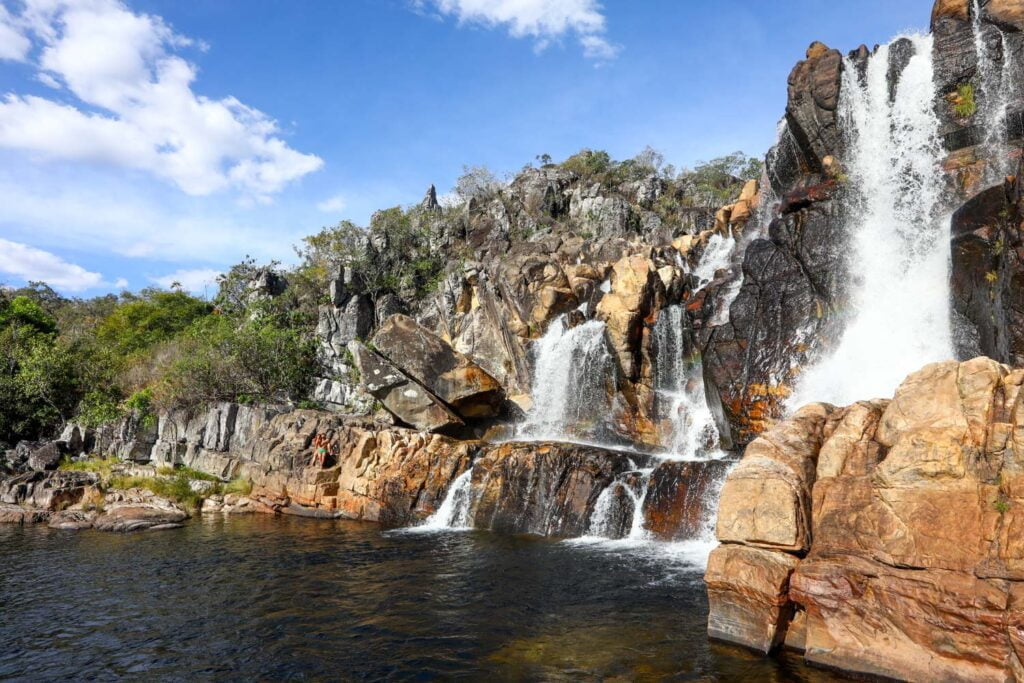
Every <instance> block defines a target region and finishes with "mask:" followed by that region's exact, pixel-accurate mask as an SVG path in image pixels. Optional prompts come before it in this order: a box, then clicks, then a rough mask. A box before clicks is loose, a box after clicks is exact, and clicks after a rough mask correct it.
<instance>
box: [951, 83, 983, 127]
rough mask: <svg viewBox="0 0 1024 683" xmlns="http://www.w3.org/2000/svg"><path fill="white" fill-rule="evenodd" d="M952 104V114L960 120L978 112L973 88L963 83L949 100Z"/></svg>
mask: <svg viewBox="0 0 1024 683" xmlns="http://www.w3.org/2000/svg"><path fill="white" fill-rule="evenodd" d="M950 102H952V103H953V113H955V114H956V115H957V116H959V117H960V118H962V119H966V118H969V117H971V116H974V113H975V112H976V111H978V105H977V103H976V102H975V101H974V86H973V85H971V84H970V83H964V84H963V85H961V86H960V87H959V88H957V89H956V94H955V95H953V96H952V97H951V98H950Z"/></svg>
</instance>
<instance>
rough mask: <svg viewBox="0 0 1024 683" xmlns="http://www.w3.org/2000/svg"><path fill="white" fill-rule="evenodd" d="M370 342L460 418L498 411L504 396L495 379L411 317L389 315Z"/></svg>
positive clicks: (485, 415)
mask: <svg viewBox="0 0 1024 683" xmlns="http://www.w3.org/2000/svg"><path fill="white" fill-rule="evenodd" d="M373 344H374V348H375V349H376V350H377V351H379V352H380V353H382V354H384V355H385V356H387V358H388V359H389V360H390V361H391V362H392V363H393V364H395V365H396V366H397V367H399V368H400V369H401V370H402V371H403V372H405V373H406V374H407V375H409V376H411V377H414V378H416V381H417V382H418V383H419V384H421V385H423V386H424V387H425V388H427V389H428V390H429V391H430V392H431V393H432V394H433V395H434V396H436V397H437V398H438V399H440V400H441V401H443V402H444V403H445V404H446V405H447V406H449V407H451V409H452V410H453V411H455V412H456V413H458V414H459V415H460V416H461V417H463V418H482V417H496V416H497V415H499V414H500V413H501V410H502V403H503V401H504V398H505V397H504V392H503V390H502V387H501V385H500V384H498V382H497V380H495V379H494V378H493V377H491V376H490V375H489V374H487V372H485V371H484V370H483V368H481V367H480V366H479V365H477V364H476V363H474V362H473V361H472V360H470V359H469V357H468V356H466V355H464V354H461V353H459V352H458V351H456V350H455V349H453V348H452V347H451V345H450V344H448V343H447V342H445V341H444V340H443V339H441V338H439V337H438V336H436V335H435V334H434V333H433V332H431V331H430V330H428V329H427V328H425V327H423V326H422V325H420V324H419V323H417V322H416V321H415V320H413V319H412V318H410V317H408V316H404V315H393V316H391V317H390V318H388V319H387V320H386V321H385V322H384V324H383V325H381V326H380V328H379V329H378V330H377V332H376V333H375V334H374V335H373ZM385 405H386V402H385Z"/></svg>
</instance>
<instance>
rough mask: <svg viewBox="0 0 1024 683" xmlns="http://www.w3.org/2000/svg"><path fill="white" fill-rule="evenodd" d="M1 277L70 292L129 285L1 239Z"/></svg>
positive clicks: (124, 281)
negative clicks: (33, 282)
mask: <svg viewBox="0 0 1024 683" xmlns="http://www.w3.org/2000/svg"><path fill="white" fill-rule="evenodd" d="M0 273H5V274H8V275H13V276H15V277H18V278H20V279H22V280H25V281H26V282H27V281H29V280H40V281H43V282H46V283H48V284H49V285H51V286H52V287H55V288H57V289H62V290H67V291H71V292H81V291H83V290H86V289H95V288H97V287H111V286H113V287H115V288H122V287H126V286H127V285H128V282H127V281H126V280H124V279H123V278H119V279H118V280H117V281H115V282H113V283H109V282H107V281H105V280H104V279H103V276H102V275H100V274H99V273H93V272H90V271H88V270H86V269H85V268H82V267H81V266H79V265H76V264H74V263H68V262H67V261H65V260H64V259H62V258H60V257H59V256H57V255H56V254H53V253H50V252H48V251H43V250H42V249H36V248H35V247H30V246H29V245H27V244H22V243H21V242H11V241H10V240H5V239H0Z"/></svg>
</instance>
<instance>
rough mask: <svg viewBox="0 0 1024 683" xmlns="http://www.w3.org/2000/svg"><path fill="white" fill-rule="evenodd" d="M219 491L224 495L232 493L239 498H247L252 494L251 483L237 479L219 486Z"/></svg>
mask: <svg viewBox="0 0 1024 683" xmlns="http://www.w3.org/2000/svg"><path fill="white" fill-rule="evenodd" d="M220 491H221V493H223V494H225V495H227V494H231V493H234V494H237V495H241V496H248V495H249V494H250V493H252V482H251V481H249V480H248V479H243V478H241V477H238V478H236V479H232V480H231V481H229V482H228V483H226V484H224V485H223V486H221V487H220Z"/></svg>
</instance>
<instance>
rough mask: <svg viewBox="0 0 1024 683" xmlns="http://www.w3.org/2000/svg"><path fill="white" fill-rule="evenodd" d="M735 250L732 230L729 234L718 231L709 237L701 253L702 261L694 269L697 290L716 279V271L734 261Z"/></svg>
mask: <svg viewBox="0 0 1024 683" xmlns="http://www.w3.org/2000/svg"><path fill="white" fill-rule="evenodd" d="M735 251H736V238H735V237H734V236H733V234H732V232H731V231H730V232H729V234H728V235H722V234H720V233H717V232H716V233H715V234H714V235H712V236H711V238H710V239H708V243H707V246H706V247H704V253H702V254H701V256H700V261H699V262H698V263H697V266H696V267H695V268H694V269H693V274H694V275H696V276H697V289H696V290H695V291H696V292H699V291H700V290H702V289H704V288H705V287H707V286H708V284H709V283H710V282H711V281H712V280H713V279H715V273H717V272H718V271H719V270H722V269H723V268H728V267H729V265H730V264H731V263H732V255H733V252H735Z"/></svg>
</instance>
